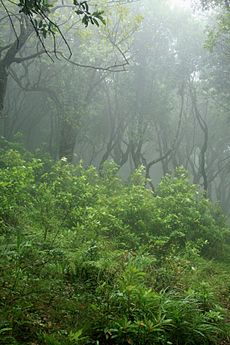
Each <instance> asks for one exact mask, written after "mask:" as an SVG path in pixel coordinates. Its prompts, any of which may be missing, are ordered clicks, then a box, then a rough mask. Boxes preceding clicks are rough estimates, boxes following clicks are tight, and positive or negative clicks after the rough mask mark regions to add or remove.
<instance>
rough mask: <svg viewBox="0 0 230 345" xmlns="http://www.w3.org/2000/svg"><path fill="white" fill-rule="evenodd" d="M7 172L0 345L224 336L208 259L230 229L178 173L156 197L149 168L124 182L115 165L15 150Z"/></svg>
mask: <svg viewBox="0 0 230 345" xmlns="http://www.w3.org/2000/svg"><path fill="white" fill-rule="evenodd" d="M0 164H1V170H0V177H1V178H0V181H1V183H0V187H1V193H0V198H1V202H0V205H1V206H0V212H1V213H0V217H1V236H0V256H1V261H0V286H1V290H0V301H1V302H0V308H1V314H0V339H1V344H5V345H6V344H7V345H9V344H17V345H19V344H28V345H29V344H32V343H33V344H42V345H47V344H49V345H51V344H52V345H59V344H62V345H63V344H64V345H70V344H85V345H86V344H97V345H98V344H99V345H102V344H112V345H116V344H139V345H141V344H143V345H147V344H159V345H165V344H179V345H182V344H201V345H202V344H220V342H221V340H222V339H227V337H228V334H229V330H228V327H227V318H228V311H227V310H226V309H225V307H226V303H227V302H226V299H227V296H228V293H227V290H226V288H225V287H224V286H223V284H222V283H223V281H220V282H218V284H212V281H211V279H216V278H215V277H216V274H219V272H218V270H217V273H216V274H214V275H210V271H211V270H214V264H212V263H210V264H209V268H208V266H207V265H208V263H209V262H208V261H207V259H206V258H205V257H207V256H211V257H213V258H214V257H219V258H220V257H222V260H223V258H224V257H223V252H222V250H221V249H222V245H223V242H224V241H226V238H227V236H228V237H229V230H228V229H227V227H226V225H225V223H224V221H223V219H222V218H221V216H218V213H217V212H216V209H215V207H214V206H213V205H211V203H210V202H209V201H208V200H207V199H206V198H205V197H204V196H203V194H202V192H200V191H199V189H198V188H197V187H196V186H194V185H191V184H189V182H188V178H187V175H186V172H185V171H184V170H183V169H179V170H178V171H177V172H176V174H175V175H167V176H166V177H165V178H164V179H163V180H162V181H161V183H160V184H159V186H158V188H157V190H156V193H155V194H153V193H152V191H150V190H147V189H146V188H145V180H144V179H143V169H142V168H140V169H139V170H137V171H136V172H135V173H134V176H133V177H132V178H131V179H130V182H129V183H128V182H126V183H125V182H123V181H122V180H121V179H120V178H119V176H118V174H117V166H116V165H114V164H113V163H112V162H106V164H105V165H104V167H103V169H102V170H101V171H100V174H99V173H98V172H97V171H96V169H95V168H93V167H89V168H87V169H85V168H84V167H83V164H79V165H77V166H74V165H71V164H68V163H67V162H66V160H65V159H64V158H63V159H62V160H60V161H58V162H56V163H52V164H51V163H50V162H49V164H47V160H44V161H43V160H42V159H40V158H39V159H38V158H36V157H33V156H32V155H31V154H28V153H26V152H23V151H22V152H21V153H20V152H19V151H16V150H15V149H12V148H9V149H6V150H2V151H1V152H0ZM225 236H226V237H225ZM214 243H216V246H214ZM205 265H206V267H205ZM201 276H202V279H201V278H200V277H201ZM212 277H213V278H212ZM213 281H214V280H213ZM228 281H229V279H228ZM217 286H219V287H220V290H221V294H220V293H219V292H218V291H217V290H218V288H217ZM229 286H230V281H229ZM223 296H225V297H224V299H223Z"/></svg>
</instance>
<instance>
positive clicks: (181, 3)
mask: <svg viewBox="0 0 230 345" xmlns="http://www.w3.org/2000/svg"><path fill="white" fill-rule="evenodd" d="M169 2H170V3H171V4H172V6H173V7H185V8H186V7H187V8H188V7H191V0H169Z"/></svg>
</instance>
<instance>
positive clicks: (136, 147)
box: [0, 0, 230, 213]
mask: <svg viewBox="0 0 230 345" xmlns="http://www.w3.org/2000/svg"><path fill="white" fill-rule="evenodd" d="M204 3H205V4H206V5H207V3H208V2H203V4H204ZM59 5H60V6H59ZM7 6H8V7H7V8H5V7H3V6H2V7H1V9H0V11H1V12H0V14H1V18H0V24H1V31H0V54H1V55H0V73H1V80H0V104H1V109H2V110H1V119H0V129H1V135H2V136H3V137H4V138H5V139H6V140H8V141H16V142H17V141H21V142H22V143H23V145H25V147H26V148H27V149H28V150H30V151H33V152H34V151H38V150H40V152H41V153H44V154H49V155H51V157H52V158H53V159H55V160H58V159H60V158H63V157H66V158H67V159H68V161H69V162H73V163H78V162H79V161H83V164H84V166H86V167H88V166H89V165H93V166H95V167H96V168H97V169H101V167H102V166H103V163H104V162H105V161H107V160H113V161H114V162H115V163H116V164H117V165H118V167H119V171H120V172H119V173H120V175H121V176H122V177H123V178H124V179H128V178H129V176H130V174H131V173H132V172H133V171H134V170H135V169H137V168H138V167H139V166H144V168H145V174H146V177H147V178H148V179H149V182H148V187H149V188H153V189H154V186H155V185H156V184H157V183H158V182H159V180H160V178H161V177H162V176H164V175H166V174H167V173H170V172H173V171H175V169H176V168H177V167H179V166H183V167H184V168H185V169H186V170H188V172H189V176H190V179H191V182H193V183H196V184H198V185H200V187H201V189H204V190H205V191H206V192H207V194H208V197H209V198H210V199H211V200H213V201H218V202H220V204H221V205H222V207H223V209H224V211H225V212H226V213H229V203H230V180H229V169H230V160H229V157H230V155H229V109H230V108H229V106H230V104H229V86H230V85H229V71H230V69H229V67H230V65H229V28H228V26H227V24H226V25H225V27H224V26H223V25H222V26H221V17H220V16H221V13H222V12H223V13H224V10H225V9H224V8H222V7H219V6H218V7H216V8H212V10H211V11H210V10H207V9H206V8H205V9H202V8H201V6H200V4H199V2H198V1H196V2H191V1H183V0H169V1H166V0H165V1H164V0H162V1H155V0H140V1H117V2H116V1H112V2H108V3H107V1H99V2H98V3H97V6H98V7H97V8H99V9H102V10H103V11H104V13H103V15H102V16H103V20H102V21H100V18H99V19H98V23H93V24H94V25H92V23H89V25H87V27H85V25H84V23H82V22H81V20H80V19H79V17H78V16H77V15H76V13H75V14H74V13H72V12H71V10H70V9H69V7H68V6H66V7H65V6H64V7H63V8H62V6H61V3H60V4H59V2H55V3H54V6H56V7H55V11H53V13H52V11H51V14H50V15H51V19H52V20H53V21H54V20H55V23H57V24H58V27H56V28H55V30H54V32H52V33H49V32H48V33H46V34H44V32H42V29H39V30H40V31H39V30H37V32H36V27H33V25H32V24H31V21H28V20H27V19H26V18H25V17H23V15H22V14H18V12H17V8H16V7H15V5H13V4H12V3H10V4H7ZM206 7H207V6H206ZM52 16H53V17H52ZM34 18H35V19H36V18H37V19H36V20H37V22H38V21H39V15H37V17H36V15H35V17H34ZM104 21H105V22H106V25H104V24H105V23H103V22H104ZM218 25H219V26H218ZM45 30H48V29H47V27H46V28H45V29H44V31H45Z"/></svg>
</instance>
